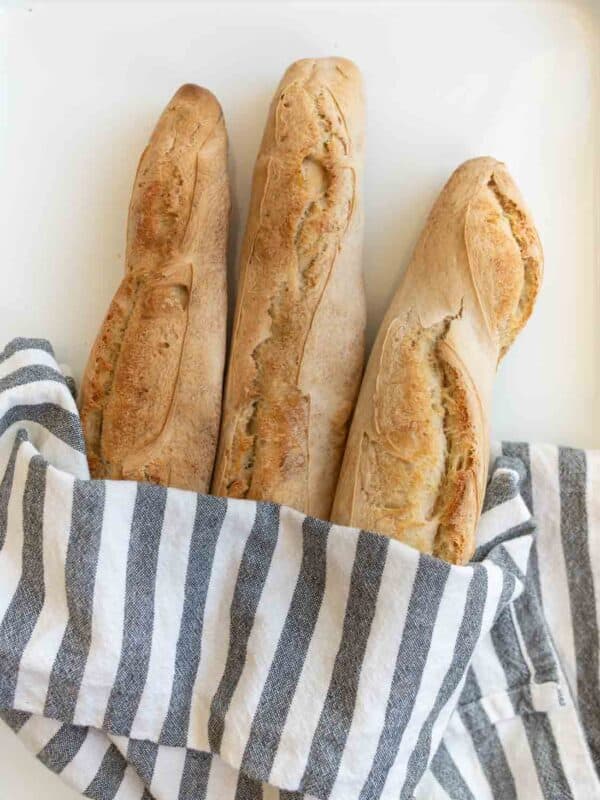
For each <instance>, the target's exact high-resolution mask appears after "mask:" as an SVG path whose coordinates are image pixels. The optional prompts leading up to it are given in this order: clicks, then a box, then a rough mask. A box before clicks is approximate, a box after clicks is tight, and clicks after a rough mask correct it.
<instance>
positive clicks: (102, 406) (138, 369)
mask: <svg viewBox="0 0 600 800" xmlns="http://www.w3.org/2000/svg"><path fill="white" fill-rule="evenodd" d="M228 218H229V185H228V179H227V135H226V132H225V125H224V122H223V115H222V112H221V108H220V106H219V103H218V102H217V100H216V99H215V98H214V97H213V95H212V94H211V93H210V92H208V91H207V90H206V89H202V88H200V87H198V86H192V85H186V86H182V87H181V88H180V89H179V91H178V92H177V93H176V94H175V96H174V97H173V99H172V100H171V102H170V103H169V105H168V106H167V108H166V109H165V110H164V112H163V114H162V116H161V117H160V119H159V121H158V124H157V126H156V128H155V130H154V133H153V134H152V137H151V139H150V142H149V144H148V146H147V148H146V150H145V151H144V153H143V155H142V158H141V160H140V164H139V167H138V171H137V175H136V179H135V185H134V188H133V194H132V199H131V205H130V208H129V222H128V231H127V256H126V264H127V271H126V275H125V278H124V279H123V281H122V283H121V285H120V287H119V289H118V290H117V293H116V295H115V297H114V299H113V301H112V304H111V306H110V308H109V310H108V314H107V316H106V318H105V320H104V323H103V325H102V328H101V330H100V332H99V334H98V337H97V339H96V342H95V344H94V346H93V348H92V351H91V354H90V358H89V361H88V365H87V369H86V372H85V375H84V378H83V383H82V389H81V401H80V405H81V418H82V423H83V430H84V435H85V440H86V444H87V450H88V460H89V465H90V471H91V474H92V476H93V477H95V478H117V479H118V478H123V479H132V480H140V481H151V482H155V483H161V484H164V485H169V486H175V487H179V488H182V489H193V490H196V491H207V490H208V487H209V485H210V478H211V474H212V468H213V463H214V456H215V451H216V445H217V439H218V431H219V418H220V411H221V393H222V382H223V370H224V361H225V337H226V318H227V298H226V292H227V290H226V243H227V230H228Z"/></svg>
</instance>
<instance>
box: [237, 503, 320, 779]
mask: <svg viewBox="0 0 600 800" xmlns="http://www.w3.org/2000/svg"><path fill="white" fill-rule="evenodd" d="M329 528H330V525H329V523H326V522H322V521H320V520H314V519H310V518H308V517H306V518H305V519H304V522H303V524H302V564H301V566H300V574H299V575H298V579H297V581H296V587H295V589H294V595H293V597H292V602H291V604H290V607H289V610H288V614H287V617H286V621H285V624H284V627H283V630H282V632H281V636H280V639H279V642H278V644H277V648H276V650H275V654H274V657H273V660H272V662H271V667H270V670H269V674H268V676H267V680H266V681H265V684H264V686H263V690H262V694H261V699H260V701H259V705H258V708H257V711H256V714H255V715H254V720H253V722H252V729H251V731H250V736H249V738H248V743H247V745H246V750H245V753H244V757H243V759H242V769H243V770H244V771H245V772H248V773H249V774H251V775H252V774H257V773H258V774H265V775H268V774H270V772H271V767H272V766H273V760H274V758H275V754H276V752H277V747H278V745H279V741H280V739H281V734H282V731H283V726H284V724H285V720H286V718H287V715H288V711H289V708H290V704H291V702H292V697H293V696H294V692H295V690H296V686H297V685H298V680H299V677H300V671H301V669H302V665H303V663H304V660H305V658H306V653H307V650H308V646H309V643H310V640H311V637H312V634H313V631H314V628H315V625H316V623H317V617H318V614H319V610H320V608H321V601H322V599H323V593H324V591H325V564H326V556H327V535H328V532H329ZM299 623H300V624H299ZM274 697H276V698H277V701H276V702H275V703H274V702H273V698H274Z"/></svg>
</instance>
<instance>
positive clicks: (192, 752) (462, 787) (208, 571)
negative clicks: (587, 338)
mask: <svg viewBox="0 0 600 800" xmlns="http://www.w3.org/2000/svg"><path fill="white" fill-rule="evenodd" d="M504 450H505V452H504V455H503V456H502V457H501V458H500V459H499V460H498V461H497V466H496V468H495V470H494V471H493V475H492V479H491V482H490V485H489V487H488V493H487V496H486V509H485V513H484V515H483V517H482V520H481V525H480V530H479V538H478V550H477V552H476V555H475V559H474V562H473V563H472V564H470V565H468V566H465V567H451V566H449V565H447V564H445V563H443V562H441V561H438V560H437V559H434V558H431V557H429V556H425V555H421V554H419V553H418V552H417V551H415V550H412V549H411V548H408V547H406V546H404V545H402V544H400V543H398V542H395V541H390V540H388V539H386V538H384V537H381V536H378V535H375V534H372V533H368V532H364V531H358V530H355V529H351V528H344V527H340V526H336V525H331V524H329V523H325V522H322V521H319V520H316V519H313V518H311V517H307V516H304V515H303V514H300V513H298V512H296V511H293V510H291V509H289V508H286V507H279V506H276V505H273V504H269V503H255V502H252V501H246V500H243V501H239V500H224V499H221V498H216V497H209V496H204V495H196V494H193V493H191V492H183V491H180V490H175V489H168V490H167V489H163V488H161V487H157V486H151V485H147V484H135V483H131V482H114V481H92V480H89V474H88V470H87V464H86V459H85V452H84V443H83V439H82V434H81V427H80V422H79V418H78V415H77V409H76V406H75V402H74V399H73V395H72V386H71V384H70V381H68V380H66V379H65V378H64V375H63V373H62V372H61V370H60V369H59V367H58V365H57V363H56V361H55V359H54V356H53V353H52V350H51V348H50V346H49V345H48V344H47V342H44V341H40V340H24V339H18V340H14V341H13V342H11V344H9V345H8V347H6V348H5V350H4V352H3V353H2V354H1V355H0V477H2V476H3V477H2V481H1V484H0V709H2V712H1V714H2V717H3V719H4V720H5V721H6V722H7V723H8V724H9V725H10V726H11V727H12V728H13V729H14V730H15V732H17V733H18V735H19V736H20V737H21V739H22V740H23V741H24V742H25V744H26V745H27V746H29V747H30V748H31V749H32V750H34V751H35V752H36V753H37V755H38V757H39V758H40V759H41V760H42V761H43V762H44V763H45V764H46V765H47V766H48V767H50V768H51V769H53V770H54V771H56V772H58V773H59V774H60V775H61V776H62V777H63V778H64V779H65V780H66V781H67V782H69V783H70V784H71V785H73V786H74V787H76V788H77V789H78V790H80V791H81V792H83V793H84V794H85V795H86V796H88V797H92V798H98V799H99V800H108V799H109V798H117V799H118V800H140V798H143V800H150V799H151V798H155V800H192V799H194V800H201V799H202V800H255V799H256V800H258V799H259V798H264V800H269V798H280V800H299V799H300V798H302V797H306V798H310V797H315V798H319V800H326V798H327V799H328V800H329V799H330V798H331V800H334V799H335V800H353V799H355V798H356V800H375V798H385V799H387V798H389V799H390V800H391V799H392V798H393V799H394V800H396V799H397V798H413V797H414V798H419V800H420V799H421V798H436V797H439V798H448V797H450V798H476V799H477V800H485V798H503V799H504V798H513V797H514V798H527V800H531V799H532V798H537V797H544V798H552V800H559V799H560V798H570V797H575V798H593V797H600V788H599V787H600V784H599V783H598V779H597V777H596V772H595V769H594V763H595V765H596V767H597V766H598V757H599V756H600V713H599V712H600V708H599V706H600V691H599V688H600V687H599V680H600V678H599V670H598V627H597V616H596V614H597V612H596V609H597V603H596V600H597V599H598V598H597V594H598V592H599V591H600V590H598V589H597V581H598V576H597V575H596V574H595V572H594V570H595V564H597V563H598V558H594V556H595V553H594V548H597V547H600V544H597V543H596V542H594V541H593V537H592V536H589V535H588V531H591V530H593V527H594V524H595V522H596V520H597V518H598V517H599V516H600V502H598V501H595V500H594V497H593V491H591V490H590V487H592V486H594V481H595V480H596V479H597V480H599V481H600V457H597V456H596V455H594V454H587V455H586V454H585V453H582V452H580V451H570V450H560V451H559V450H557V448H552V447H550V448H543V447H542V448H527V447H526V446H519V445H514V446H511V445H506V446H505V448H504ZM515 457H516V458H515ZM596 472H598V473H599V474H598V475H596V474H595V473H596ZM520 485H522V487H523V489H522V493H520V492H519V486H520ZM532 505H534V506H535V510H536V515H537V517H538V519H539V521H540V532H539V534H538V543H537V546H535V545H533V546H532V542H533V536H532V531H533V527H534V526H533V524H532V522H531V512H530V509H531V507H532Z"/></svg>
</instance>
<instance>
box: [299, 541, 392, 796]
mask: <svg viewBox="0 0 600 800" xmlns="http://www.w3.org/2000/svg"><path fill="white" fill-rule="evenodd" d="M388 544H389V540H388V539H385V538H384V537H381V536H380V537H377V536H374V534H371V533H365V532H364V531H363V532H361V533H360V535H359V537H358V545H357V548H356V557H355V560H354V569H353V570H352V578H351V581H350V594H349V596H348V604H347V606H346V616H345V619H344V630H343V633H342V641H341V644H340V647H339V650H338V653H337V656H336V659H335V664H334V667H333V674H332V676H331V681H330V684H329V691H328V693H327V697H326V698H325V703H324V705H323V709H322V711H321V716H320V719H319V723H318V725H317V729H316V731H315V734H314V736H313V740H312V745H311V749H310V754H309V759H308V764H307V767H306V770H305V772H304V776H303V778H302V784H301V787H300V788H301V790H302V791H304V792H308V793H309V794H316V795H321V796H325V797H326V796H327V795H329V793H330V792H331V789H332V787H333V784H334V782H335V778H336V775H337V770H338V767H339V763H340V760H341V758H342V752H343V749H344V745H345V743H346V738H347V736H348V732H349V730H350V724H351V722H352V714H353V712H354V705H355V702H356V691H357V688H358V679H359V676H360V668H361V665H362V659H363V656H364V652H365V649H366V646H367V640H368V637H369V633H370V630H371V623H372V621H373V616H374V614H375V606H376V602H377V593H378V592H379V584H380V583H381V578H382V575H383V568H384V566H385V560H386V556H387V549H388ZM317 764H319V769H317V768H316V765H317Z"/></svg>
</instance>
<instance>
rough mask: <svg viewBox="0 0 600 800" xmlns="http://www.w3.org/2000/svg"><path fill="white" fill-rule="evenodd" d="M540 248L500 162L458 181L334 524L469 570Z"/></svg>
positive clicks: (385, 334) (377, 384) (430, 243)
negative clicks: (509, 362)
mask: <svg viewBox="0 0 600 800" xmlns="http://www.w3.org/2000/svg"><path fill="white" fill-rule="evenodd" d="M541 275H542V249H541V245H540V241H539V239H538V235H537V233H536V230H535V228H534V226H533V222H532V220H531V217H530V216H529V213H528V212H527V210H526V208H525V206H524V204H523V201H522V198H521V196H520V194H519V192H518V190H517V188H516V186H515V184H514V183H513V181H512V179H511V178H510V176H509V174H508V172H507V171H506V168H505V167H504V165H503V164H501V163H499V162H498V161H495V160H494V159H492V158H477V159H474V160H472V161H467V162H466V163H465V164H463V165H462V166H461V167H459V169H457V170H456V172H455V173H454V174H453V175H452V177H451V178H450V180H449V181H448V183H447V184H446V186H445V188H444V190H443V191H442V193H441V195H440V197H439V198H438V200H437V202H436V203H435V205H434V207H433V210H432V211H431V214H430V216H429V219H428V221H427V224H426V227H425V230H424V231H423V233H422V235H421V238H420V240H419V242H418V244H417V246H416V250H415V252H414V255H413V257H412V260H411V262H410V265H409V267H408V269H407V271H406V274H405V276H404V279H403V281H402V283H401V285H400V287H399V289H398V291H397V293H396V295H395V296H394V298H393V300H392V302H391V305H390V307H389V309H388V311H387V313H386V315H385V318H384V320H383V323H382V325H381V328H380V330H379V333H378V336H377V339H376V342H375V345H374V347H373V351H372V353H371V356H370V359H369V363H368V366H367V370H366V373H365V378H364V380H363V384H362V387H361V391H360V396H359V400H358V403H357V407H356V411H355V414H354V419H353V423H352V427H351V430H350V434H349V437H348V444H347V446H346V451H345V455H344V461H343V466H342V469H341V474H340V478H339V482H338V486H337V490H336V496H335V503H334V506H333V511H332V520H333V521H335V522H337V523H340V524H344V525H355V526H359V527H362V528H366V529H370V530H375V531H379V532H381V533H384V534H387V535H388V536H392V537H394V538H396V539H399V540H401V541H403V542H406V543H407V544H410V545H412V546H414V547H416V548H418V549H419V550H421V551H423V552H426V553H433V554H434V555H436V556H439V557H440V558H443V559H445V560H447V561H450V562H452V563H464V562H465V561H467V560H468V559H469V558H470V556H471V555H472V553H473V550H474V546H475V528H476V524H477V521H478V518H479V514H480V512H481V506H482V502H483V496H484V491H485V484H486V479H487V466H488V452H489V439H488V437H489V434H488V427H489V423H488V414H489V408H490V400H491V394H492V384H493V379H494V374H495V371H496V366H497V364H498V361H499V359H500V358H501V357H502V356H503V355H504V354H505V353H506V351H507V350H508V348H509V347H510V345H511V344H512V342H513V341H514V339H515V337H516V335H517V334H518V333H519V331H520V330H521V329H522V327H523V326H524V325H525V323H526V321H527V319H528V318H529V316H530V314H531V311H532V309H533V305H534V302H535V298H536V295H537V293H538V289H539V287H540V281H541Z"/></svg>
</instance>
